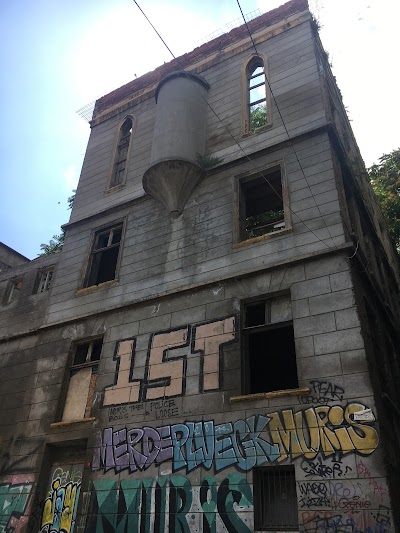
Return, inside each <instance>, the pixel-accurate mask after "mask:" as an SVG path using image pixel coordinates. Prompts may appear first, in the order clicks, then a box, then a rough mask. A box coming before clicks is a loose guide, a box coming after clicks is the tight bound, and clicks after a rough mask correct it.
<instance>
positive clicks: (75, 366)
mask: <svg viewBox="0 0 400 533" xmlns="http://www.w3.org/2000/svg"><path fill="white" fill-rule="evenodd" d="M102 346H103V339H102V338H101V339H95V340H92V341H89V342H83V343H80V344H78V345H77V346H76V347H75V353H74V359H73V363H72V366H71V368H70V372H69V382H68V389H67V394H66V398H65V404H64V411H63V415H62V419H61V421H62V422H72V421H74V420H82V419H84V418H89V417H90V413H91V409H92V405H93V399H94V392H95V388H96V379H97V371H98V366H99V365H98V362H99V360H100V355H101V349H102Z"/></svg>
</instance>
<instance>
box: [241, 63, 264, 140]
mask: <svg viewBox="0 0 400 533" xmlns="http://www.w3.org/2000/svg"><path fill="white" fill-rule="evenodd" d="M246 72H247V92H248V101H247V105H248V120H249V124H250V131H255V130H256V129H257V128H261V127H262V126H265V125H266V124H267V122H268V110H267V92H266V86H265V81H266V80H265V70H264V63H263V60H262V59H261V58H260V57H255V58H254V59H252V60H251V61H250V63H249V64H248V65H247V71H246Z"/></svg>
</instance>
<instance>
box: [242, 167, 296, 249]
mask: <svg viewBox="0 0 400 533" xmlns="http://www.w3.org/2000/svg"><path fill="white" fill-rule="evenodd" d="M278 173H279V178H280V179H279V180H277V175H278ZM277 181H278V183H276V182H277ZM256 182H259V187H260V190H261V194H256V195H253V196H255V198H256V202H257V203H258V204H259V203H260V199H261V198H263V197H264V198H265V201H266V202H268V203H269V204H270V207H271V209H268V203H267V209H265V210H264V211H262V212H259V213H255V214H249V215H248V213H249V212H250V213H252V211H253V210H254V209H255V210H257V207H256V206H254V205H251V204H249V199H248V194H249V191H250V192H251V187H252V185H253V187H254V184H255V183H256ZM274 182H275V183H274ZM235 203H236V206H237V221H236V222H235V241H236V242H246V241H249V242H252V241H253V240H254V239H260V238H266V237H268V236H270V235H275V234H277V233H280V232H282V231H285V230H290V229H291V216H290V207H289V194H288V188H287V179H286V172H285V168H284V165H283V163H282V162H281V163H277V164H274V165H272V166H269V167H267V168H266V169H264V170H262V171H260V172H258V173H257V174H250V173H246V174H243V175H240V176H237V179H236V185H235ZM277 204H279V205H278V208H275V206H276V205H277ZM273 213H276V214H277V216H276V217H275V218H274V216H273Z"/></svg>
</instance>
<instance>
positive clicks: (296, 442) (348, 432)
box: [92, 403, 378, 472]
mask: <svg viewBox="0 0 400 533" xmlns="http://www.w3.org/2000/svg"><path fill="white" fill-rule="evenodd" d="M364 408H365V406H364V405H363V404H359V403H351V404H349V405H347V407H345V408H343V407H342V406H339V405H334V406H320V407H311V408H308V409H305V410H302V411H297V412H295V411H294V410H293V409H285V410H283V411H281V412H274V413H269V414H267V415H265V416H264V415H254V416H250V417H248V418H246V420H236V421H235V422H226V423H223V424H215V423H214V422H213V421H212V420H210V421H206V422H204V421H199V422H185V423H184V424H174V425H167V426H159V427H156V428H153V427H144V428H143V429H142V428H123V429H117V430H116V431H114V430H113V428H111V427H110V428H106V429H104V430H103V431H101V432H98V433H97V434H96V447H95V450H94V455H93V464H92V468H93V470H101V469H102V470H104V472H107V471H108V470H111V469H114V470H115V472H120V471H122V470H127V469H129V471H130V472H136V471H137V470H146V469H147V468H149V467H150V466H151V465H152V464H155V465H159V464H161V463H163V462H165V461H169V460H171V461H172V468H173V471H174V472H176V471H178V470H181V469H183V468H186V471H187V472H191V471H192V470H194V469H195V468H198V467H203V468H206V469H210V468H211V467H212V466H213V465H214V468H215V471H216V472H219V471H221V470H223V469H225V468H228V467H231V466H235V467H236V468H237V469H239V470H242V471H248V470H251V469H252V468H254V467H255V466H260V465H262V464H264V463H266V462H275V461H276V462H278V463H279V462H281V461H284V460H286V459H291V460H294V459H297V458H298V457H303V458H305V459H307V460H312V459H315V457H316V456H317V455H318V454H319V453H321V454H322V455H323V456H325V457H329V456H331V455H332V454H338V453H339V454H342V455H346V454H349V453H352V452H354V453H358V454H361V455H369V454H371V453H372V452H373V451H374V450H375V449H376V448H377V446H378V433H377V431H376V429H375V428H374V427H372V426H371V425H370V424H365V423H363V424H362V423H359V422H357V423H356V422H354V420H353V419H352V415H353V414H354V413H355V412H357V411H360V410H362V409H364ZM261 433H264V434H263V436H261Z"/></svg>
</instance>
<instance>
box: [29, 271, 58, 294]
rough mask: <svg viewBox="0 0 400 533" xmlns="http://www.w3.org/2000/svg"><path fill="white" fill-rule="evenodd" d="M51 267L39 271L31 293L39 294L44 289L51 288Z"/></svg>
mask: <svg viewBox="0 0 400 533" xmlns="http://www.w3.org/2000/svg"><path fill="white" fill-rule="evenodd" d="M53 272H54V270H53V268H49V269H47V270H42V271H41V272H39V274H38V276H37V278H36V282H35V286H34V288H33V294H41V293H43V292H45V291H49V290H50V288H51V283H52V279H53Z"/></svg>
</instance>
